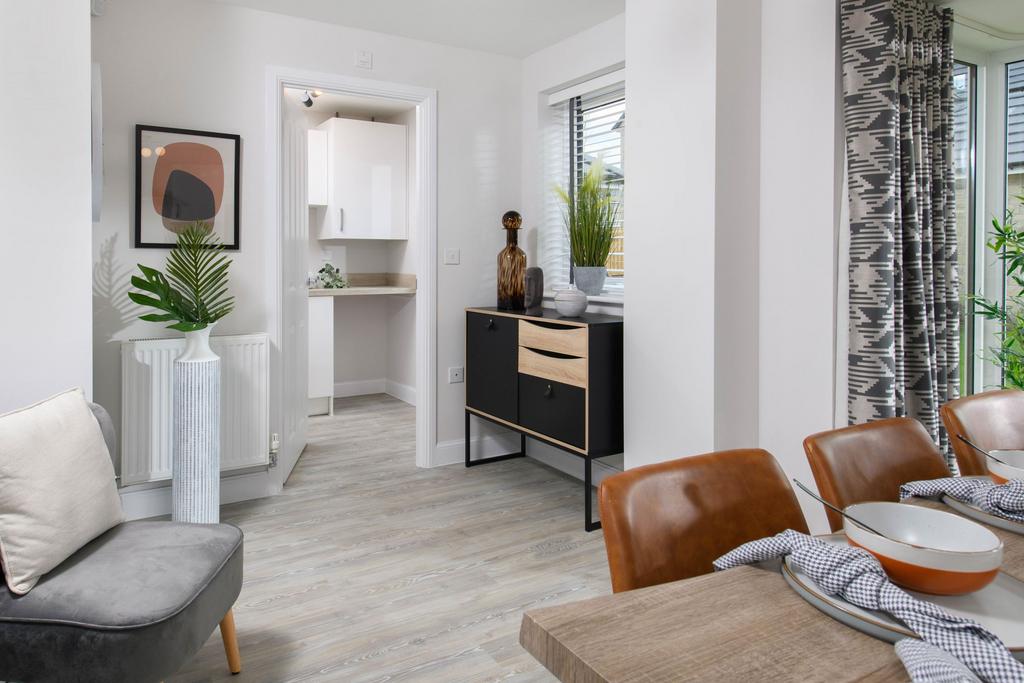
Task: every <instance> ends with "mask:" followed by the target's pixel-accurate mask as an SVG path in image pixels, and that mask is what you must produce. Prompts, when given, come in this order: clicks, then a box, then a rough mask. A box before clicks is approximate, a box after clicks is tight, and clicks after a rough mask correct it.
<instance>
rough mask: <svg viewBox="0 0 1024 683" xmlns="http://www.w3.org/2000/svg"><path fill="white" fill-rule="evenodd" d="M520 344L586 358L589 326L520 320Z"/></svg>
mask: <svg viewBox="0 0 1024 683" xmlns="http://www.w3.org/2000/svg"><path fill="white" fill-rule="evenodd" d="M519 345H520V346H528V347H530V348H531V349H540V350H542V351H553V352H555V353H562V354H565V355H567V356H577V357H579V358H586V357H587V328H586V327H568V326H565V325H558V326H553V325H551V324H549V323H535V322H532V321H529V320H520V321H519Z"/></svg>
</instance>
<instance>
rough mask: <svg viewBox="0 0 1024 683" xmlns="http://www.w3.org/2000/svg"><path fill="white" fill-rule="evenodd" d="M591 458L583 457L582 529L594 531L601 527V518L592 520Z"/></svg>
mask: <svg viewBox="0 0 1024 683" xmlns="http://www.w3.org/2000/svg"><path fill="white" fill-rule="evenodd" d="M592 463H593V460H592V459H591V458H583V509H584V515H585V518H584V520H583V529H584V530H585V531H587V532H590V531H595V530H597V529H600V528H601V520H598V521H596V522H595V521H593V518H594V517H593V503H592V502H591V498H592V497H593V493H594V491H593V486H592V482H593V480H594V472H593V469H592Z"/></svg>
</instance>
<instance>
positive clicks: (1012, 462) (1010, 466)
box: [985, 451, 1024, 484]
mask: <svg viewBox="0 0 1024 683" xmlns="http://www.w3.org/2000/svg"><path fill="white" fill-rule="evenodd" d="M989 453H991V454H992V455H994V456H996V457H997V458H999V460H1003V461H1005V462H1006V464H1005V465H1004V464H1003V463H1001V462H999V461H997V460H995V459H993V458H988V457H986V458H985V465H986V466H987V467H988V476H990V477H991V478H992V481H994V482H995V483H997V484H1005V483H1006V482H1008V481H1009V480H1011V479H1024V451H989Z"/></svg>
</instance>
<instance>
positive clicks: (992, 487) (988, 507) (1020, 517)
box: [900, 477, 1024, 524]
mask: <svg viewBox="0 0 1024 683" xmlns="http://www.w3.org/2000/svg"><path fill="white" fill-rule="evenodd" d="M943 493H945V494H946V495H948V496H952V497H953V498H956V499H957V500H959V501H960V502H961V503H967V504H968V505H974V506H975V507H979V508H981V509H982V510H984V511H985V512H988V513H989V514H992V515H995V516H996V517H1002V518H1003V519H1008V520H1010V521H1011V522H1020V523H1022V524H1024V481H1021V480H1019V479H1011V480H1010V481H1008V482H1007V483H1005V484H996V483H995V482H994V481H992V480H991V479H987V478H985V479H972V478H966V477H945V478H943V479H924V480H921V481H911V482H908V483H906V484H904V485H903V486H901V487H900V500H903V499H905V498H910V497H911V496H919V497H921V498H936V497H938V496H939V495H941V494H943Z"/></svg>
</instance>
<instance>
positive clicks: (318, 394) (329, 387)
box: [309, 296, 334, 415]
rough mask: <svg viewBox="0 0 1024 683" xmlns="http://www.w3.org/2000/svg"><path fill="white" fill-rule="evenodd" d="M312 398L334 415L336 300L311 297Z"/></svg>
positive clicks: (310, 383)
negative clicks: (325, 405)
mask: <svg viewBox="0 0 1024 683" xmlns="http://www.w3.org/2000/svg"><path fill="white" fill-rule="evenodd" d="M309 398H311V399H323V398H326V399H327V412H328V414H329V415H333V414H334V297H330V296H311V297H309Z"/></svg>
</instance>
